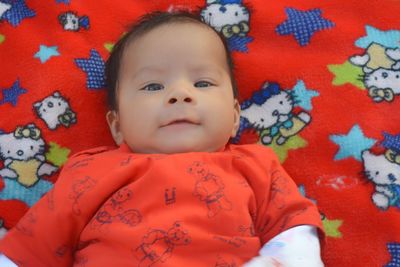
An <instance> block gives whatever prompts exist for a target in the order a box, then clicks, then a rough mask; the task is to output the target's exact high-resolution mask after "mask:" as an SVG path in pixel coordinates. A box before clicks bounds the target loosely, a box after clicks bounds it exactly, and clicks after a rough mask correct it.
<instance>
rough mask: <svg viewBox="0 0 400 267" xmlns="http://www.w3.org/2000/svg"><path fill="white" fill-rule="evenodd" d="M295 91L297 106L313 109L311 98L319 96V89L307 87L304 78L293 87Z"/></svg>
mask: <svg viewBox="0 0 400 267" xmlns="http://www.w3.org/2000/svg"><path fill="white" fill-rule="evenodd" d="M293 93H294V100H295V102H296V106H300V107H302V108H304V109H305V110H312V104H311V98H313V97H316V96H319V93H318V92H317V91H314V90H309V89H307V88H306V86H305V85H304V82H303V81H302V80H299V81H298V82H297V84H296V85H295V86H294V87H293Z"/></svg>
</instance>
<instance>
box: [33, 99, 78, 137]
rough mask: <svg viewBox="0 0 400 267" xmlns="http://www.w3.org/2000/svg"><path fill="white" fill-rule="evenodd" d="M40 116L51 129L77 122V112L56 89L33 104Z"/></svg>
mask: <svg viewBox="0 0 400 267" xmlns="http://www.w3.org/2000/svg"><path fill="white" fill-rule="evenodd" d="M33 107H34V109H35V111H36V113H37V114H38V116H39V117H40V118H41V119H42V120H44V122H45V123H46V125H47V127H49V128H50V129H51V130H54V129H56V128H57V127H58V126H59V125H61V124H62V125H64V126H65V127H70V126H71V125H72V124H74V123H76V114H75V112H74V111H72V109H71V108H70V106H69V103H68V101H67V100H66V99H65V98H64V97H63V96H61V94H60V93H59V92H58V91H56V92H54V93H53V95H50V96H48V97H46V98H45V99H43V100H42V101H39V102H36V103H34V104H33Z"/></svg>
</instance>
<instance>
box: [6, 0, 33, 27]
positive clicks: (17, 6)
mask: <svg viewBox="0 0 400 267" xmlns="http://www.w3.org/2000/svg"><path fill="white" fill-rule="evenodd" d="M11 3H12V6H11V8H10V9H8V10H7V11H6V12H4V14H3V16H2V17H1V18H2V19H5V20H7V21H8V22H9V23H10V24H11V25H12V26H14V27H16V26H18V25H19V24H20V23H21V21H22V20H23V19H25V18H30V17H34V16H36V13H35V11H33V10H32V9H29V8H28V7H27V6H26V5H25V1H24V0H15V1H13V2H11Z"/></svg>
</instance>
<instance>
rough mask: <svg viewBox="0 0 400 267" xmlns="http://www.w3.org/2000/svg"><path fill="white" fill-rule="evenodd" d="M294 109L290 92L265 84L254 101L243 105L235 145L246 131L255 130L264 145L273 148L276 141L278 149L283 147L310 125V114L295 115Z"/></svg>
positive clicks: (256, 93)
mask: <svg viewBox="0 0 400 267" xmlns="http://www.w3.org/2000/svg"><path fill="white" fill-rule="evenodd" d="M293 109H294V101H293V96H292V93H291V92H289V91H288V90H281V89H280V87H279V85H278V84H276V83H269V82H266V83H264V85H263V86H262V88H261V90H259V91H256V92H254V94H253V96H252V97H251V99H249V100H246V101H244V102H243V103H242V104H241V113H240V116H241V118H240V129H239V131H238V133H237V135H236V136H235V138H234V139H233V142H234V143H237V142H238V141H239V139H240V135H241V133H242V132H243V131H244V130H245V129H249V128H252V129H255V130H256V131H258V132H260V139H261V142H262V143H263V144H264V145H269V144H271V143H272V142H273V140H276V143H277V144H278V145H283V144H284V143H285V142H286V141H287V140H288V139H289V138H290V137H291V136H294V135H296V134H298V133H299V132H300V131H301V130H303V129H304V127H306V126H307V125H308V124H309V123H310V121H311V117H310V115H309V114H308V113H306V112H305V111H300V112H298V113H297V114H295V113H294V112H293Z"/></svg>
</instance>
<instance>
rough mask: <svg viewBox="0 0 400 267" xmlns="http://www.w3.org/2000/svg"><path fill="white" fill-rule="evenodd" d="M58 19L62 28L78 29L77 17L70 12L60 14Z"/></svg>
mask: <svg viewBox="0 0 400 267" xmlns="http://www.w3.org/2000/svg"><path fill="white" fill-rule="evenodd" d="M58 20H59V22H60V23H61V25H63V27H64V30H69V31H77V30H78V29H79V17H78V16H77V15H76V14H74V13H72V12H66V13H64V14H61V15H60V16H59V17H58Z"/></svg>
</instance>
